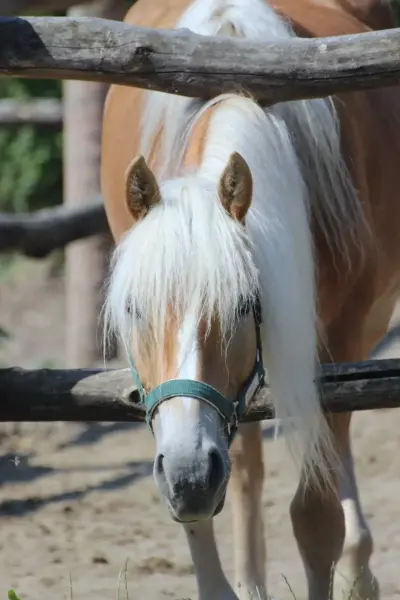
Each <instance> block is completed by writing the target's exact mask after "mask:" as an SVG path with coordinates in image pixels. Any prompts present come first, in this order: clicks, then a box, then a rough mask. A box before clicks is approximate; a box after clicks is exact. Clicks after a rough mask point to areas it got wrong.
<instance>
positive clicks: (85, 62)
mask: <svg viewBox="0 0 400 600" xmlns="http://www.w3.org/2000/svg"><path fill="white" fill-rule="evenodd" d="M399 57H400V29H391V30H386V31H372V32H368V33H362V34H356V35H344V36H338V37H330V38H317V39H299V38H295V39H291V40H284V41H280V42H274V43H266V42H250V41H248V40H242V39H232V38H224V37H209V36H202V35H197V34H194V33H191V32H189V31H187V30H182V29H181V30H157V29H148V28H141V27H136V26H133V25H127V24H124V23H121V22H118V21H112V20H106V19H98V18H87V17H81V18H72V17H26V18H20V17H19V18H7V17H5V18H0V73H1V74H4V75H14V76H18V77H35V78H38V77H45V78H51V79H78V80H87V81H99V82H105V83H119V84H123V85H132V86H136V87H141V88H148V89H152V90H159V91H164V92H168V93H171V94H182V95H185V96H191V97H201V98H207V97H209V96H214V95H216V94H220V93H222V92H232V91H237V90H243V89H245V90H248V91H249V92H251V93H252V94H253V95H254V97H255V98H257V99H258V100H260V101H262V102H264V103H273V102H278V101H279V102H280V101H284V100H293V99H300V98H310V97H316V96H324V95H328V94H331V93H337V92H344V91H349V90H359V89H365V88H370V89H371V88H376V87H382V86H388V85H396V84H397V83H398V82H399V79H400V59H399Z"/></svg>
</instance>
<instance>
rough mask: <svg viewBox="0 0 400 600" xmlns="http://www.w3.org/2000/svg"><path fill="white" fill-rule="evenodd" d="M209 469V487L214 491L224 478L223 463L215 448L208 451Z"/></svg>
mask: <svg viewBox="0 0 400 600" xmlns="http://www.w3.org/2000/svg"><path fill="white" fill-rule="evenodd" d="M208 457H209V461H210V470H209V474H208V485H209V489H210V490H213V491H216V490H218V488H219V487H220V485H221V484H222V481H223V479H224V464H223V459H222V456H221V454H220V453H219V452H218V451H217V450H211V451H210V452H209V455H208Z"/></svg>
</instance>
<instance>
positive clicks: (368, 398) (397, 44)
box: [0, 17, 400, 421]
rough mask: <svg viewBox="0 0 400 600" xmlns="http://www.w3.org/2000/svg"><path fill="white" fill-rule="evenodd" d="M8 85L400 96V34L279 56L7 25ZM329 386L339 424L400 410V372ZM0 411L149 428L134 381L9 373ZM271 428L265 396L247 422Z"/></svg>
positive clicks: (0, 55) (35, 24) (207, 40)
mask: <svg viewBox="0 0 400 600" xmlns="http://www.w3.org/2000/svg"><path fill="white" fill-rule="evenodd" d="M0 74H3V75H10V76H19V77H35V78H38V77H44V78H53V79H78V80H88V81H100V82H106V83H119V84H124V85H132V86H136V87H141V88H147V89H152V90H159V91H164V92H168V93H172V94H181V95H185V96H190V97H201V98H207V97H209V96H213V95H215V94H219V93H222V92H232V91H237V90H243V89H245V90H248V91H249V92H251V93H252V94H253V95H254V97H256V98H257V99H258V100H260V101H262V102H264V103H274V102H278V101H285V100H293V99H300V98H310V97H320V96H324V95H328V94H332V93H336V92H343V91H349V90H359V89H366V88H370V89H372V88H376V87H382V86H388V85H396V84H398V83H399V81H400V29H394V30H388V31H379V32H370V33H365V34H359V35H348V36H340V37H332V38H320V39H313V40H310V39H293V40H290V41H281V42H279V43H273V44H272V43H261V42H249V41H244V40H237V39H236V40H234V39H229V38H211V37H206V36H199V35H195V34H193V33H190V32H188V31H185V30H180V31H160V30H151V29H145V28H139V27H134V26H128V25H125V24H123V23H121V22H117V21H107V20H104V19H92V18H91V19H88V18H64V17H62V18H57V17H36V18H35V17H29V18H0ZM97 216H98V217H99V218H100V219H104V214H103V216H99V214H98V215H97ZM0 224H1V223H0ZM103 226H104V221H102V225H101V227H103ZM0 236H1V229H0ZM288 376H290V374H288ZM320 384H321V397H322V404H323V406H324V409H325V410H328V411H331V412H343V411H354V410H367V409H377V408H393V407H400V360H397V359H391V360H380V361H367V362H364V363H357V364H344V365H324V366H323V367H322V373H321V379H320ZM0 399H1V402H0V421H71V420H73V421H99V420H101V421H110V420H111V421H137V420H139V421H141V420H143V417H144V413H143V410H142V407H141V406H140V405H139V404H138V397H137V392H136V390H135V388H134V387H133V386H132V382H131V379H130V374H129V371H127V370H117V371H101V370H93V369H92V370H87V369H79V370H55V369H54V370H38V371H24V370H21V369H15V368H11V369H1V370H0ZM273 416H274V413H273V409H272V405H271V402H270V398H269V389H268V387H265V388H264V390H262V392H261V393H260V394H259V397H258V399H257V401H256V402H255V403H254V404H252V405H251V407H250V409H249V411H248V413H247V414H246V416H245V418H244V419H243V420H244V421H254V420H261V419H269V418H273Z"/></svg>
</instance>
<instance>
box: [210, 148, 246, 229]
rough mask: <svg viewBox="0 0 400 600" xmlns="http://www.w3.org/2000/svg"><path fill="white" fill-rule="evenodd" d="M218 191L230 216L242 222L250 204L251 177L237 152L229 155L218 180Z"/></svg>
mask: <svg viewBox="0 0 400 600" xmlns="http://www.w3.org/2000/svg"><path fill="white" fill-rule="evenodd" d="M218 193H219V197H220V200H221V202H222V206H223V207H224V208H225V210H227V211H228V213H229V214H230V215H231V217H233V218H234V219H236V220H237V221H241V222H243V221H244V219H245V216H246V214H247V211H248V210H249V208H250V204H251V198H252V194H253V178H252V176H251V171H250V169H249V166H248V164H247V162H246V161H245V160H244V158H243V157H242V156H241V155H240V154H239V153H238V152H233V154H231V156H230V157H229V161H228V164H227V165H226V167H225V169H224V171H223V173H222V175H221V178H220V180H219V188H218Z"/></svg>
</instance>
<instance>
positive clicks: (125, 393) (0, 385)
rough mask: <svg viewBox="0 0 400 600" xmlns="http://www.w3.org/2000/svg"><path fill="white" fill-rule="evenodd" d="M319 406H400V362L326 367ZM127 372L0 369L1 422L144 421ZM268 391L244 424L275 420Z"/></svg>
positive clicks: (332, 408) (351, 408)
mask: <svg viewBox="0 0 400 600" xmlns="http://www.w3.org/2000/svg"><path fill="white" fill-rule="evenodd" d="M321 391H322V403H323V406H324V408H325V410H329V411H330V412H345V411H355V410H371V409H378V408H396V407H400V360H399V359H388V360H373V361H366V362H362V363H354V364H352V363H348V364H338V365H324V366H323V368H322V377H321ZM137 402H138V394H137V392H136V388H135V387H134V386H133V384H132V379H131V376H130V372H129V370H128V369H121V370H116V371H101V370H100V369H79V370H75V371H67V370H50V369H42V370H39V371H24V370H23V369H17V368H11V369H0V421H3V422H4V421H18V422H20V421H142V420H143V419H144V411H143V408H142V406H140V405H139V404H137ZM273 416H274V413H273V408H272V405H271V402H270V394H269V390H268V388H267V387H266V388H264V389H263V390H262V391H261V393H260V395H259V397H258V398H257V400H256V401H255V402H254V403H253V404H252V405H251V406H250V408H249V410H248V413H247V414H246V416H245V418H244V419H243V421H261V420H264V419H271V418H273Z"/></svg>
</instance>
